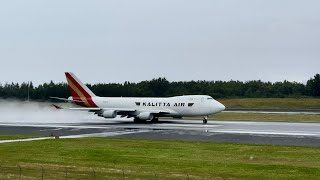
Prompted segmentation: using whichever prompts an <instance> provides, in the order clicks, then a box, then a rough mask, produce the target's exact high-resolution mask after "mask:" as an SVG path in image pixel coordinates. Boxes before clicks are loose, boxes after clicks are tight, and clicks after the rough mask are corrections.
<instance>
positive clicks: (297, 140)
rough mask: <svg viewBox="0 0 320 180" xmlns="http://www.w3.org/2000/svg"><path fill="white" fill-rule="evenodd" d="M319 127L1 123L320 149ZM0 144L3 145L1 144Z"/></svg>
mask: <svg viewBox="0 0 320 180" xmlns="http://www.w3.org/2000/svg"><path fill="white" fill-rule="evenodd" d="M319 130H320V123H285V122H243V121H209V122H208V124H206V125H205V124H202V121H200V120H162V121H161V120H160V122H159V123H138V124H137V123H133V122H132V121H131V120H130V119H129V120H128V119H115V120H105V119H96V120H94V121H90V122H88V121H87V122H78V123H39V122H33V123H32V122H31V123H26V122H24V123H18V122H16V123H1V124H0V134H33V135H35V134H39V135H44V136H50V135H54V136H60V138H82V137H116V138H139V139H153V140H183V141H205V142H228V143H229V142H231V143H245V144H273V145H295V146H320V131H319ZM0 143H1V141H0Z"/></svg>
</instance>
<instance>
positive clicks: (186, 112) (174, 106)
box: [51, 72, 225, 124]
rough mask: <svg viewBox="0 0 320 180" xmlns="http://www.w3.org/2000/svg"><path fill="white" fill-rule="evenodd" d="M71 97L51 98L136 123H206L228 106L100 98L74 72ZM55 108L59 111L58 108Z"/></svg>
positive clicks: (206, 100)
mask: <svg viewBox="0 0 320 180" xmlns="http://www.w3.org/2000/svg"><path fill="white" fill-rule="evenodd" d="M65 75H66V78H67V81H68V87H69V90H70V93H71V97H69V98H68V99H65V98H58V97H51V98H53V99H58V100H66V101H68V102H72V103H75V104H77V105H79V106H82V107H80V108H69V110H84V111H89V112H94V113H95V114H97V115H98V116H101V117H104V118H115V117H116V116H117V115H120V116H121V117H127V118H134V122H139V121H147V120H150V121H152V122H157V121H158V120H159V117H172V118H182V117H196V116H203V117H204V118H203V123H204V124H206V123H207V118H208V115H211V114H215V113H219V112H221V111H223V110H224V109H225V106H224V105H223V104H221V103H220V102H218V101H216V100H214V99H213V98H212V97H210V96H207V95H188V96H175V97H168V98H135V97H99V96H96V95H95V94H94V93H93V92H92V91H91V90H90V89H89V88H88V87H87V86H86V85H84V84H83V83H82V82H81V81H80V80H79V79H78V78H77V77H76V76H75V75H74V74H73V73H71V72H66V73H65ZM55 107H56V108H60V107H58V106H55Z"/></svg>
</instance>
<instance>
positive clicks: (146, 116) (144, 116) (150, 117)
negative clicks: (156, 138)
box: [137, 112, 153, 120]
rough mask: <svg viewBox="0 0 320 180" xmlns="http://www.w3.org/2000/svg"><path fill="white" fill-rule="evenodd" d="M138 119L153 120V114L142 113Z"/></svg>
mask: <svg viewBox="0 0 320 180" xmlns="http://www.w3.org/2000/svg"><path fill="white" fill-rule="evenodd" d="M137 118H139V119H140V120H151V119H152V118H153V114H151V113H150V112H142V113H140V114H139V115H138V116H137Z"/></svg>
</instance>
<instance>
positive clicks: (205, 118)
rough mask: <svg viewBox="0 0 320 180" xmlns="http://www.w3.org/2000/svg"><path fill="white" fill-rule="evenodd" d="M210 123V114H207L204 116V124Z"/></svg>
mask: <svg viewBox="0 0 320 180" xmlns="http://www.w3.org/2000/svg"><path fill="white" fill-rule="evenodd" d="M207 123H208V116H205V117H204V118H203V124H207Z"/></svg>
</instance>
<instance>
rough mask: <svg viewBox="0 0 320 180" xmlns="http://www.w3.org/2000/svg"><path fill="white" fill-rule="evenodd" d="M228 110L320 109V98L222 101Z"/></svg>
mask: <svg viewBox="0 0 320 180" xmlns="http://www.w3.org/2000/svg"><path fill="white" fill-rule="evenodd" d="M219 101H220V102H221V103H222V104H224V105H225V106H226V107H227V108H270V109H274V108H276V109H320V98H244V99H220V100H219Z"/></svg>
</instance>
